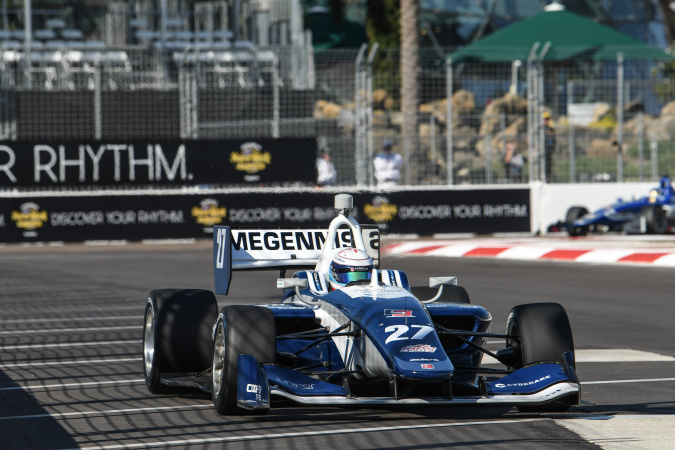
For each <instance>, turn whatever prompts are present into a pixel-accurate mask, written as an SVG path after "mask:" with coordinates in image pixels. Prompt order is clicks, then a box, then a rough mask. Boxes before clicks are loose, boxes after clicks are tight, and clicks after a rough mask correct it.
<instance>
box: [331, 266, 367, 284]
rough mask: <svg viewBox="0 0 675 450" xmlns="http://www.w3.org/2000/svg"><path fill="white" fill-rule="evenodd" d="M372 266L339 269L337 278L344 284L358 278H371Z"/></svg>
mask: <svg viewBox="0 0 675 450" xmlns="http://www.w3.org/2000/svg"><path fill="white" fill-rule="evenodd" d="M371 271H372V268H370V267H350V268H347V269H340V270H338V271H337V274H336V275H335V278H336V280H337V281H338V282H340V283H343V284H348V283H351V282H352V281H358V280H370V276H371Z"/></svg>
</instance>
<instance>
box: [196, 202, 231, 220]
mask: <svg viewBox="0 0 675 450" xmlns="http://www.w3.org/2000/svg"><path fill="white" fill-rule="evenodd" d="M225 216H227V209H226V208H225V207H223V206H218V201H217V200H214V199H212V198H207V199H204V200H202V201H201V202H199V206H194V207H193V208H192V217H194V218H195V220H196V222H197V223H198V224H200V225H204V226H205V227H212V226H214V225H217V224H219V223H221V222H222V221H223V219H224V218H225Z"/></svg>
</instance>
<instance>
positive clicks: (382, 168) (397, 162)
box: [373, 140, 403, 187]
mask: <svg viewBox="0 0 675 450" xmlns="http://www.w3.org/2000/svg"><path fill="white" fill-rule="evenodd" d="M373 166H374V168H375V179H376V180H377V187H393V186H397V185H398V182H399V180H400V179H401V166H403V158H401V155H399V154H398V153H393V152H392V145H391V141H389V140H387V141H384V143H383V144H382V151H381V152H380V153H378V154H377V156H375V159H374V160H373Z"/></svg>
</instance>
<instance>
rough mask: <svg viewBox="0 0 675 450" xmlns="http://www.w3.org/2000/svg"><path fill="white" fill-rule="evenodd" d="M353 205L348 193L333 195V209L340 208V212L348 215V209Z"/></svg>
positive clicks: (352, 199)
mask: <svg viewBox="0 0 675 450" xmlns="http://www.w3.org/2000/svg"><path fill="white" fill-rule="evenodd" d="M353 207H354V198H353V197H352V196H351V195H349V194H337V195H336V196H335V209H339V210H340V214H342V215H344V216H345V217H349V210H350V209H352V208H353Z"/></svg>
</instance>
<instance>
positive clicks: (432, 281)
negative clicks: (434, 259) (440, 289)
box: [429, 277, 457, 287]
mask: <svg viewBox="0 0 675 450" xmlns="http://www.w3.org/2000/svg"><path fill="white" fill-rule="evenodd" d="M436 286H457V277H429V287H436Z"/></svg>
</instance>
